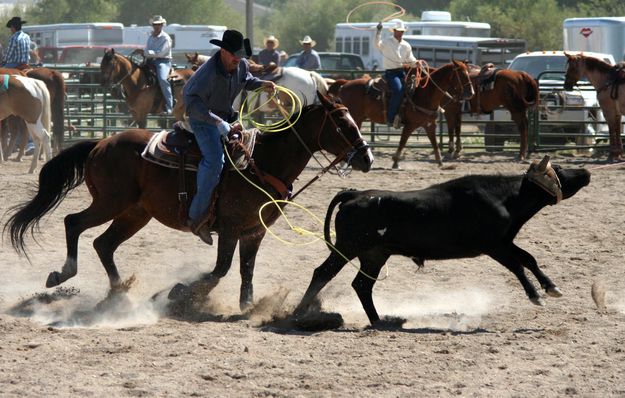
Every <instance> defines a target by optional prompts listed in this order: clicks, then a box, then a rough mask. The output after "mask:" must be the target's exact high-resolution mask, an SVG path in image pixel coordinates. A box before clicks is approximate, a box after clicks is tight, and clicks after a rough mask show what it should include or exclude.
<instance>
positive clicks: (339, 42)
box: [334, 37, 343, 53]
mask: <svg viewBox="0 0 625 398" xmlns="http://www.w3.org/2000/svg"><path fill="white" fill-rule="evenodd" d="M334 47H335V49H336V50H335V51H336V52H337V53H342V52H343V38H342V37H337V38H336V41H335V42H334Z"/></svg>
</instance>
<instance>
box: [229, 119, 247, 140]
mask: <svg viewBox="0 0 625 398" xmlns="http://www.w3.org/2000/svg"><path fill="white" fill-rule="evenodd" d="M242 131H243V126H241V123H239V122H235V123H233V124H232V126H231V127H230V131H229V132H228V137H227V140H228V142H235V141H240V140H241V132H242Z"/></svg>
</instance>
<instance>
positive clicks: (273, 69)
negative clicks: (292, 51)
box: [250, 63, 284, 82]
mask: <svg viewBox="0 0 625 398" xmlns="http://www.w3.org/2000/svg"><path fill="white" fill-rule="evenodd" d="M283 70H284V69H283V68H282V67H281V66H278V65H276V64H274V63H271V64H269V65H260V64H250V73H251V74H252V76H254V77H258V78H259V79H261V80H269V81H272V82H276V81H277V80H279V79H280V78H281V77H282V73H283Z"/></svg>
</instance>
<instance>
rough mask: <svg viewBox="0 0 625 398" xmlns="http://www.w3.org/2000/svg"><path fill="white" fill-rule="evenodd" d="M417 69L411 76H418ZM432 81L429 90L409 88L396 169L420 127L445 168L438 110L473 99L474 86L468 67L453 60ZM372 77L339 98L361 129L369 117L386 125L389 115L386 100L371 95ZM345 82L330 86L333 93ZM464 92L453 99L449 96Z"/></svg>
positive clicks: (353, 84)
mask: <svg viewBox="0 0 625 398" xmlns="http://www.w3.org/2000/svg"><path fill="white" fill-rule="evenodd" d="M414 75H415V73H414V70H413V72H411V73H410V74H409V77H411V76H414ZM429 76H430V80H429V83H428V84H427V85H426V86H425V87H415V88H414V89H410V88H407V90H408V93H407V94H406V100H405V101H404V104H403V106H402V107H403V111H401V110H400V112H402V113H403V121H404V127H403V129H402V132H401V139H400V141H399V146H398V148H397V151H396V152H395V154H394V155H393V168H398V167H399V159H400V157H401V154H402V151H403V150H404V148H405V146H406V142H407V141H408V138H409V137H410V135H411V134H412V132H413V131H414V130H415V129H416V128H417V127H424V128H425V131H426V132H427V136H428V138H429V140H430V143H431V144H432V148H434V157H435V158H436V162H438V164H439V165H442V159H441V152H440V149H439V147H438V142H437V140H436V119H437V117H438V109H439V106H440V105H441V102H443V101H444V100H445V99H446V100H448V101H451V100H454V101H460V100H462V99H468V98H471V97H472V96H473V87H472V86H471V80H470V79H469V74H468V70H467V66H466V65H465V64H464V63H462V62H458V61H452V62H451V63H449V64H445V65H443V66H441V67H440V68H438V69H431V72H430V73H429ZM370 80H371V78H370V77H363V78H360V79H356V80H351V81H347V82H346V83H344V84H343V85H342V86H341V87H340V89H339V90H338V98H340V99H341V101H342V102H343V103H344V104H345V106H347V107H348V108H349V111H350V113H351V114H352V116H353V117H354V120H355V121H356V124H357V125H358V127H360V126H361V125H362V122H363V121H364V120H365V118H368V119H369V120H371V121H372V122H375V123H386V115H385V111H384V107H383V104H382V100H381V99H379V98H378V97H379V96H378V97H376V96H374V95H373V94H368V91H369V87H368V86H369V81H370ZM341 82H342V81H340V80H339V81H337V83H335V85H334V87H330V91H329V92H330V93H332V92H335V90H336V85H340V84H341ZM452 91H453V92H454V93H460V94H459V96H456V97H453V96H451V95H450V94H449V93H450V92H452Z"/></svg>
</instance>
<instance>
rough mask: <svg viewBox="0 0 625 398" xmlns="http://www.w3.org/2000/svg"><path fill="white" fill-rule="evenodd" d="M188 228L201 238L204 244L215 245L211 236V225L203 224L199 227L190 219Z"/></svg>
mask: <svg viewBox="0 0 625 398" xmlns="http://www.w3.org/2000/svg"><path fill="white" fill-rule="evenodd" d="M187 226H188V227H189V228H191V232H193V234H194V235H197V236H199V237H200V239H202V241H203V242H204V243H207V244H209V245H211V246H212V245H213V237H212V236H211V229H210V224H209V223H203V224H202V225H200V226H199V227H198V226H197V224H196V223H194V222H193V220H191V219H188V220H187Z"/></svg>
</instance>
